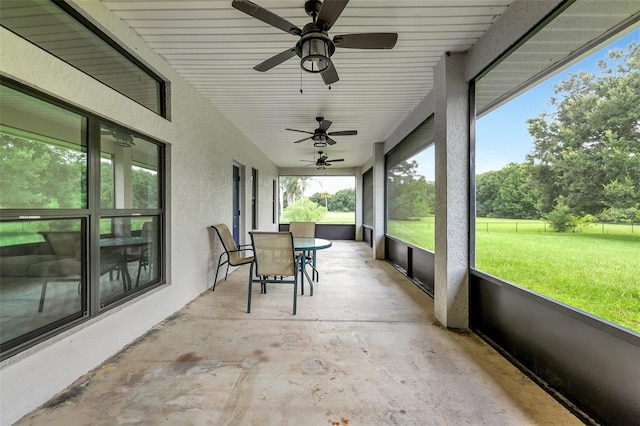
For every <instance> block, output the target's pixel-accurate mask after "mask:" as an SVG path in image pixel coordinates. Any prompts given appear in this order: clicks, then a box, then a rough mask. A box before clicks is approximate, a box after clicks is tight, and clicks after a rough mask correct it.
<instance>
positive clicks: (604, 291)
mask: <svg viewBox="0 0 640 426" xmlns="http://www.w3.org/2000/svg"><path fill="white" fill-rule="evenodd" d="M516 224H517V225H516ZM433 225H434V224H433V219H432V218H427V219H425V220H421V221H406V222H392V223H389V225H388V232H389V233H390V234H392V235H394V236H397V237H398V238H401V239H403V240H405V241H407V242H410V243H412V244H415V245H418V246H421V247H424V248H427V249H430V250H433V248H432V247H433V235H434V226H433ZM476 229H477V231H476V267H477V268H478V269H480V270H482V271H484V272H487V273H489V274H491V275H495V276H498V277H500V278H502V279H505V280H507V281H510V282H512V283H514V284H517V285H520V286H522V287H525V288H528V289H530V290H533V291H535V292H538V293H540V294H543V295H546V296H548V297H550V298H553V299H555V300H558V301H561V302H563V303H566V304H568V305H571V306H573V307H576V308H578V309H581V310H583V311H586V312H589V313H591V314H593V315H596V316H598V317H600V318H603V319H606V320H608V321H611V322H614V323H616V324H619V325H622V326H623V327H627V328H629V329H632V330H635V331H640V226H638V225H636V226H634V227H633V229H632V227H631V225H609V224H606V225H604V227H603V226H602V225H597V226H592V227H590V228H588V229H585V230H583V231H581V232H579V233H556V232H550V230H549V228H548V225H547V229H546V231H547V232H544V230H545V224H544V222H542V221H533V220H532V221H527V220H507V219H484V218H479V219H478V220H477V222H476ZM632 231H633V232H632Z"/></svg>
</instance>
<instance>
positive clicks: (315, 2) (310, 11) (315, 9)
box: [304, 0, 322, 22]
mask: <svg viewBox="0 0 640 426" xmlns="http://www.w3.org/2000/svg"><path fill="white" fill-rule="evenodd" d="M321 7H322V2H321V1H320V0H307V1H306V2H305V3H304V11H305V12H306V13H307V15H309V16H310V17H311V18H312V19H313V21H314V22H315V20H316V18H317V17H318V14H319V13H320V8H321Z"/></svg>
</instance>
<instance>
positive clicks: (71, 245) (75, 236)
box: [40, 231, 82, 259]
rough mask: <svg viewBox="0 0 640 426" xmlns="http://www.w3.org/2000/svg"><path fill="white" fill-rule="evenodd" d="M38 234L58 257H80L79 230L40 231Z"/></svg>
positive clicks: (80, 242) (80, 240) (80, 241)
mask: <svg viewBox="0 0 640 426" xmlns="http://www.w3.org/2000/svg"><path fill="white" fill-rule="evenodd" d="M40 234H41V235H42V236H43V237H44V239H45V241H46V242H47V244H48V245H49V247H50V248H51V251H52V252H53V254H54V255H55V256H56V258H58V259H68V258H71V259H80V256H81V254H82V253H81V249H80V247H81V244H82V239H81V238H82V237H81V234H80V231H41V232H40Z"/></svg>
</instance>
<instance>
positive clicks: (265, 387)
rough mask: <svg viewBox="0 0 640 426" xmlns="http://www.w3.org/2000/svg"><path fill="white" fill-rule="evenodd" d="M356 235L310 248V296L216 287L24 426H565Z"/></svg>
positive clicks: (239, 282) (516, 375) (563, 416)
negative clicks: (315, 275)
mask: <svg viewBox="0 0 640 426" xmlns="http://www.w3.org/2000/svg"><path fill="white" fill-rule="evenodd" d="M370 253H371V251H370V249H369V248H368V247H367V246H366V245H365V244H363V243H357V242H353V241H336V242H334V245H333V247H332V248H330V249H328V250H323V251H320V252H318V264H319V269H320V282H319V283H316V284H315V291H314V295H313V297H310V296H309V295H308V287H306V288H305V295H304V296H299V297H298V314H297V315H295V316H293V315H291V305H292V303H291V302H292V297H291V296H292V289H291V286H281V285H271V286H270V287H269V289H268V293H267V294H264V295H263V294H260V289H259V286H254V294H253V303H252V312H251V314H247V313H246V312H245V309H246V299H247V283H246V282H247V275H248V269H249V268H248V267H243V268H240V269H238V270H236V271H235V272H234V273H232V274H230V275H229V278H228V279H227V281H222V282H219V283H218V285H217V286H216V291H215V292H211V291H207V292H205V293H203V294H202V295H201V296H200V297H198V298H197V299H195V300H194V301H193V302H191V303H190V304H189V305H188V306H186V307H185V308H184V309H182V310H181V311H179V312H177V313H176V314H175V315H173V316H172V317H171V318H169V319H167V320H166V321H164V322H162V323H161V324H158V325H157V326H156V327H155V328H153V329H152V330H151V331H149V332H148V333H147V334H146V335H145V336H144V337H143V338H141V339H139V340H138V341H136V342H135V343H133V344H131V345H129V346H128V347H126V348H125V349H124V350H123V351H121V352H120V353H119V354H117V355H116V356H114V357H112V358H111V359H110V360H108V361H107V362H106V363H104V364H103V365H102V366H100V367H98V368H96V369H95V370H93V371H92V372H90V373H89V374H87V375H85V376H84V377H82V378H81V379H79V380H78V381H77V382H76V383H75V384H74V385H73V386H71V387H69V388H68V389H66V390H65V391H63V392H62V393H60V394H59V395H57V396H56V397H54V398H52V399H51V400H50V401H48V402H47V403H46V404H44V405H43V406H42V407H41V408H39V409H37V410H35V411H34V412H32V413H31V414H29V415H27V416H25V417H24V418H23V419H21V420H20V421H19V422H18V423H17V424H19V425H44V424H47V425H122V424H125V425H132V424H134V425H135V424H143V425H157V424H171V425H276V424H277V425H335V426H346V425H349V426H355V425H386V424H398V425H543V424H544V425H563V426H565V425H572V424H576V425H579V424H582V422H580V421H579V420H578V419H577V418H576V417H575V416H573V415H572V414H571V413H570V412H569V411H568V410H567V409H565V408H564V407H563V406H562V405H560V404H559V403H558V402H557V401H556V400H554V399H553V398H552V397H551V396H550V395H548V394H547V393H546V392H545V391H544V390H542V389H541V388H540V387H538V386H537V385H536V384H534V383H533V382H532V381H531V380H530V379H529V378H527V377H526V376H525V375H524V374H522V373H521V372H520V371H519V370H517V369H516V368H515V367H514V366H513V365H511V364H510V363H509V362H508V361H507V360H506V359H504V358H503V357H502V356H500V355H499V354H498V353H497V352H496V351H495V350H494V349H492V348H491V347H490V346H488V345H487V344H486V343H484V342H483V341H482V340H481V339H480V338H478V337H477V336H476V335H474V334H473V333H456V332H453V331H450V330H447V329H444V328H442V327H440V326H439V325H438V324H437V322H436V320H435V318H434V316H433V302H432V300H431V299H430V298H429V297H428V296H427V295H426V294H424V293H423V292H422V291H421V290H420V289H419V288H417V287H416V286H415V285H414V284H413V283H412V282H410V281H409V280H408V279H406V278H405V277H404V276H403V275H402V274H400V273H399V272H398V271H396V270H395V269H394V268H393V267H392V266H390V265H389V264H388V263H386V262H383V261H376V260H372V259H371V254H370Z"/></svg>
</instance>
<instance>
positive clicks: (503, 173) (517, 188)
mask: <svg viewBox="0 0 640 426" xmlns="http://www.w3.org/2000/svg"><path fill="white" fill-rule="evenodd" d="M530 168H531V166H530V165H527V164H517V163H510V164H508V165H507V166H505V167H503V168H502V169H500V170H498V171H490V172H486V173H482V174H479V175H478V176H476V214H477V215H478V216H481V217H503V218H512V219H533V218H535V217H537V211H536V204H537V194H536V192H535V190H534V189H533V188H532V187H531V186H530V185H529V179H530V173H529V169H530Z"/></svg>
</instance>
